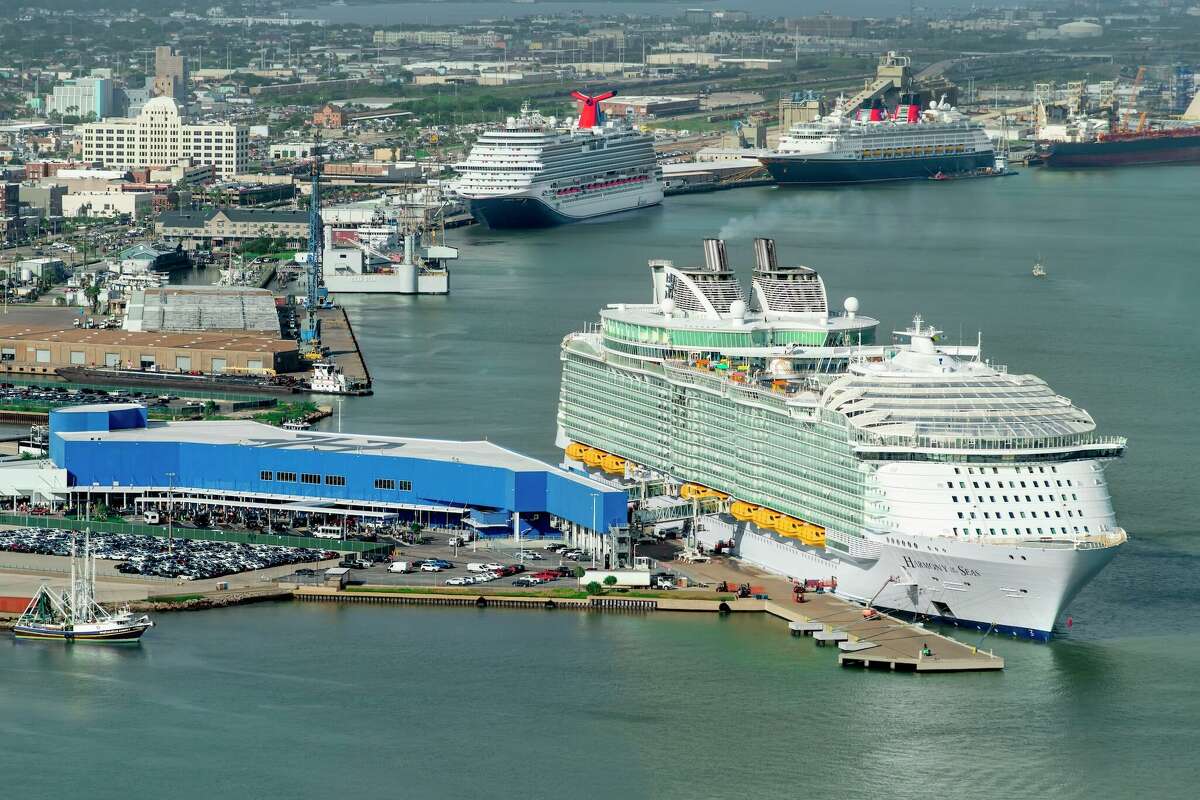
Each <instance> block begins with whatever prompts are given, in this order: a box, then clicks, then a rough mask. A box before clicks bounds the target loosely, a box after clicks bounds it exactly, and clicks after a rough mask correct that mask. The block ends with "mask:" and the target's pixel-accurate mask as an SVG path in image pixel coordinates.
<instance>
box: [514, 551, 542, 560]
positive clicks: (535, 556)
mask: <svg viewBox="0 0 1200 800" xmlns="http://www.w3.org/2000/svg"><path fill="white" fill-rule="evenodd" d="M517 558H527V559H529V560H530V561H544V560H545V559H546V557H545V556H544V555H542V554H541V553H539V552H537V551H536V550H521V551H519V552H518V553H517Z"/></svg>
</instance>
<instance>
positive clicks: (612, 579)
mask: <svg viewBox="0 0 1200 800" xmlns="http://www.w3.org/2000/svg"><path fill="white" fill-rule="evenodd" d="M604 585H605V586H607V587H608V588H609V589H611V588H612V587H614V586H616V585H617V576H616V575H609V576H608V577H607V578H605V579H604Z"/></svg>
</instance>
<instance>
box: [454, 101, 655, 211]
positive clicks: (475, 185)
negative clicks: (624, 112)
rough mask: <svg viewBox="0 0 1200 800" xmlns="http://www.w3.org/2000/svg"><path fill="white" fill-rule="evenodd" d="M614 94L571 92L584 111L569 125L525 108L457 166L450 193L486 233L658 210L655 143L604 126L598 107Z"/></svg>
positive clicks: (620, 128) (614, 124)
mask: <svg viewBox="0 0 1200 800" xmlns="http://www.w3.org/2000/svg"><path fill="white" fill-rule="evenodd" d="M613 94H614V93H613V92H606V93H605V94H602V95H598V96H595V97H589V96H587V95H583V94H581V93H579V92H574V93H573V94H572V96H573V97H575V98H576V99H577V100H579V101H580V104H581V111H580V115H579V119H578V120H576V121H575V122H574V124H573V125H570V126H567V125H563V124H560V123H559V121H558V120H557V119H555V118H554V117H544V116H542V115H541V114H540V113H538V112H537V111H532V110H530V109H529V107H528V106H527V105H526V106H523V107H522V109H521V114H520V116H518V117H509V118H508V120H507V122H506V123H505V125H504V127H502V128H499V129H497V130H492V131H487V132H485V133H483V134H482V135H480V137H479V139H478V140H477V141H476V142H475V145H474V146H473V147H472V148H471V152H470V154H469V155H468V156H467V158H466V160H465V161H462V162H460V163H458V164H455V165H454V168H455V170H457V171H458V173H459V177H458V178H457V179H456V180H455V181H454V183H453V184H452V186H451V188H452V190H453V191H454V192H455V193H456V194H457V195H458V196H460V197H462V198H463V200H465V201H466V203H467V205H468V208H469V209H470V211H471V214H472V215H473V216H474V217H475V219H476V220H478V221H479V222H481V223H483V224H484V225H487V226H488V227H491V228H528V227H543V226H549V225H558V224H562V223H565V222H578V221H580V220H584V219H590V218H592V217H599V216H602V215H604V214H613V213H616V212H618V211H628V210H630V209H635V208H642V207H644V206H653V205H657V204H658V203H660V202H662V198H663V187H662V169H661V168H660V167H659V166H658V163H657V161H656V160H655V155H654V140H653V138H652V137H650V136H647V135H645V134H643V133H640V132H638V131H636V130H633V129H631V128H629V127H627V126H626V125H625V124H624V123H617V122H610V121H606V120H605V119H604V115H603V114H602V113H600V111H599V108H600V105H599V104H600V101H601V100H605V99H607V98H609V97H611V96H612V95H613Z"/></svg>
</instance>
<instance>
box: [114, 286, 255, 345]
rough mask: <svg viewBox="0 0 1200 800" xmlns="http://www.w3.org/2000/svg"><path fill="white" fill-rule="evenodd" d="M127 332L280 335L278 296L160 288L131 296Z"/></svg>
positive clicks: (234, 290) (217, 288) (230, 288)
mask: <svg viewBox="0 0 1200 800" xmlns="http://www.w3.org/2000/svg"><path fill="white" fill-rule="evenodd" d="M122 328H123V329H124V330H127V331H169V332H172V333H185V332H189V331H255V332H258V333H264V334H272V335H275V336H278V335H279V312H278V311H277V310H276V308H275V296H274V295H272V294H271V292H269V291H267V290H266V289H250V288H245V287H239V286H158V287H153V288H149V289H138V290H136V291H134V292H133V293H132V294H131V295H130V297H129V303H128V304H127V305H126V311H125V321H124V323H122Z"/></svg>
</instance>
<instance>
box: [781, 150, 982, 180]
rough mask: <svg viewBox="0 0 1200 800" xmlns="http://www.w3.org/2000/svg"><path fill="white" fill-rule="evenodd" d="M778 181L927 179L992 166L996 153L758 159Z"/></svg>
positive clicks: (785, 156) (782, 156) (786, 156)
mask: <svg viewBox="0 0 1200 800" xmlns="http://www.w3.org/2000/svg"><path fill="white" fill-rule="evenodd" d="M759 160H760V161H762V163H763V166H765V167H766V168H767V171H768V172H770V173H771V177H772V178H774V179H775V182H776V183H779V184H783V185H787V184H843V183H877V182H881V181H911V180H924V179H926V178H930V177H932V176H934V175H937V174H938V173H939V172H940V173H942V174H943V175H956V174H959V173H965V172H973V171H975V170H980V169H984V168H987V167H991V166H993V165H994V164H995V160H996V157H995V154H994V153H992V152H990V151H983V152H977V153H958V154H953V155H936V156H922V157H919V158H889V159H861V158H838V159H834V158H813V157H809V156H789V155H775V156H763V157H762V158H760V159H759Z"/></svg>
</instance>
